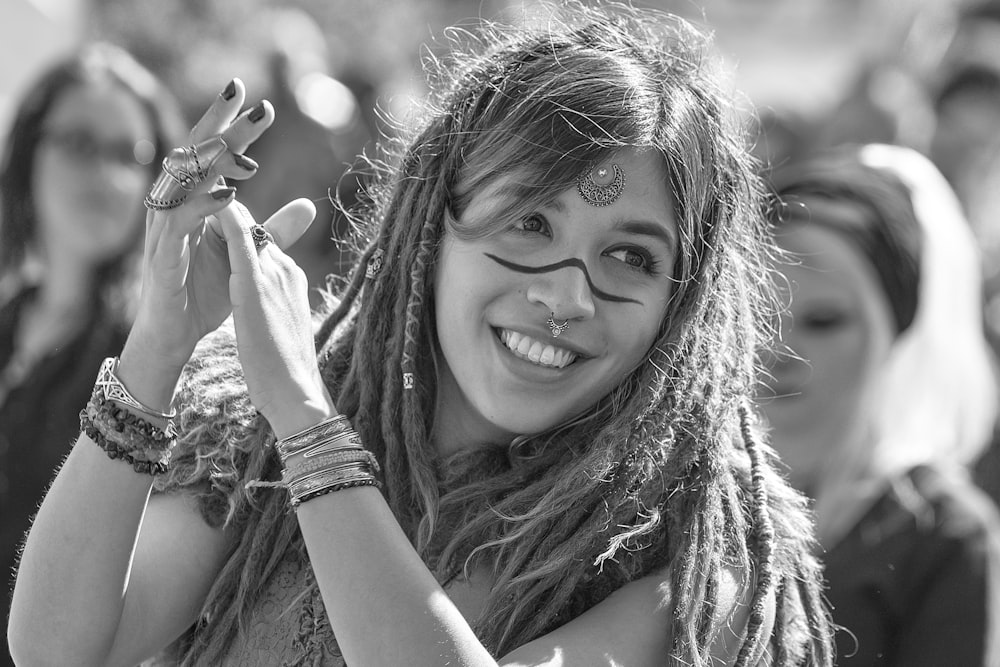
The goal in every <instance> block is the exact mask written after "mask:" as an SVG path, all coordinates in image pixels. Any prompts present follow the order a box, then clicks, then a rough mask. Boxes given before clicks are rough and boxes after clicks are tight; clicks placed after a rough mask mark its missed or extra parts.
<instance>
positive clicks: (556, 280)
mask: <svg viewBox="0 0 1000 667" xmlns="http://www.w3.org/2000/svg"><path fill="white" fill-rule="evenodd" d="M527 297H528V301H530V302H531V303H538V304H541V305H543V306H544V307H545V309H546V310H548V311H550V312H552V313H553V314H554V316H555V317H556V318H557V319H560V320H574V319H576V320H585V319H590V318H592V317H593V316H594V314H595V310H596V309H595V306H594V295H593V293H592V292H591V291H590V285H589V283H588V281H587V276H586V275H585V274H584V272H583V269H582V268H580V267H577V266H564V267H562V268H559V269H556V270H555V271H551V272H549V273H542V274H538V275H536V276H532V281H531V284H530V285H529V286H528V292H527Z"/></svg>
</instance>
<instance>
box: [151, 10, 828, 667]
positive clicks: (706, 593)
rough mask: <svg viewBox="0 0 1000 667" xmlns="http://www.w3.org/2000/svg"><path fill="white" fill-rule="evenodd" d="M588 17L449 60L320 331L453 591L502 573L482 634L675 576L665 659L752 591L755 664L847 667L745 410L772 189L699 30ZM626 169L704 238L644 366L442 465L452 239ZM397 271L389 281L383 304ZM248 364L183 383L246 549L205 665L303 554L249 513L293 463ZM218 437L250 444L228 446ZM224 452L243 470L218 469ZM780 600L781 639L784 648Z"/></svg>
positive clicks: (186, 461) (382, 178) (508, 636)
mask: <svg viewBox="0 0 1000 667" xmlns="http://www.w3.org/2000/svg"><path fill="white" fill-rule="evenodd" d="M566 7H568V9H569V11H567V12H566V13H565V15H562V16H561V17H560V18H559V19H558V20H557V18H556V17H555V16H552V17H550V18H551V20H548V21H546V22H544V25H541V26H535V27H533V28H529V27H522V28H521V29H512V28H502V27H500V26H497V25H488V26H486V27H485V28H484V30H483V32H481V33H480V34H478V36H476V35H472V34H470V33H467V32H464V31H455V32H452V33H449V35H448V36H449V39H450V40H451V41H452V42H454V43H453V44H452V46H453V53H454V54H455V55H453V56H451V57H449V58H447V59H438V58H430V59H429V62H428V64H429V66H430V68H431V71H432V75H433V76H432V79H431V80H432V84H433V89H434V91H435V94H434V95H432V96H431V98H430V102H429V104H428V108H427V111H428V114H427V116H426V120H425V121H424V123H423V124H422V125H421V126H419V127H418V128H417V130H416V131H415V132H414V133H413V135H412V136H410V137H409V138H408V140H406V141H404V142H401V143H400V146H401V147H402V152H401V154H398V155H389V156H387V157H386V158H385V159H384V160H383V161H381V162H379V163H378V164H381V165H383V166H385V167H386V168H385V169H383V170H381V171H380V172H379V173H378V174H377V176H378V179H377V180H376V181H375V184H374V187H373V188H372V191H371V193H370V196H371V202H370V205H369V206H368V207H367V208H365V209H364V210H363V211H361V212H360V213H359V214H358V215H359V228H358V240H359V241H360V242H361V247H360V248H359V250H360V255H361V261H360V262H359V264H358V266H357V268H356V269H355V271H354V273H353V275H352V277H351V278H350V280H349V281H348V282H347V284H346V285H345V286H344V288H343V289H342V291H341V292H340V294H338V299H337V301H336V305H335V307H333V308H331V309H330V310H329V311H328V312H327V313H325V317H324V319H323V320H322V322H321V324H320V325H319V327H318V332H317V341H316V342H317V348H318V350H319V352H320V364H321V369H322V373H323V377H324V379H325V380H326V382H327V383H328V386H329V387H330V389H331V395H332V396H334V397H335V402H336V405H337V407H338V409H339V410H340V411H341V412H342V413H343V414H345V415H347V416H348V417H349V418H350V419H351V421H352V422H353V424H354V425H355V427H356V429H357V430H358V431H359V433H360V435H361V437H362V440H363V441H364V443H365V445H366V447H367V448H368V449H370V450H371V451H372V452H374V453H375V455H376V456H377V457H378V458H379V460H380V461H381V462H382V466H383V470H384V476H385V492H384V493H385V496H386V499H387V501H388V503H389V505H390V507H391V508H392V511H393V512H394V514H395V516H396V518H397V519H398V520H399V522H400V524H401V526H402V527H403V529H404V531H405V532H406V534H407V535H408V536H409V537H410V539H411V541H412V542H413V544H414V546H415V547H416V548H417V550H418V551H419V552H420V554H421V555H422V556H423V557H424V559H425V561H426V562H427V563H428V565H429V567H431V569H432V570H433V571H434V572H435V574H436V575H437V577H438V579H439V581H441V582H442V583H447V582H448V581H450V580H452V579H454V578H455V577H456V576H459V575H460V574H461V573H462V570H463V568H468V567H472V566H476V565H480V566H487V567H489V568H490V569H491V571H492V574H493V576H494V580H495V582H496V583H495V585H494V586H493V588H492V590H491V592H490V594H489V597H488V599H487V601H486V606H485V609H484V611H483V613H482V614H481V616H480V617H479V618H478V619H470V620H471V621H472V622H473V624H474V627H475V629H476V631H477V633H478V635H479V637H480V638H481V639H482V641H483V642H484V643H485V645H486V646H487V647H488V648H489V649H490V650H491V651H492V652H494V653H495V654H497V655H502V654H504V653H506V652H509V651H510V650H511V649H513V648H515V647H517V646H520V645H522V644H524V643H525V642H527V641H529V640H531V639H532V638H534V637H537V636H539V635H542V634H544V633H546V632H548V631H551V630H552V629H554V628H555V627H557V626H559V625H561V624H563V623H565V622H566V621H568V620H570V619H572V618H574V617H575V616H577V615H579V614H580V613H582V612H583V611H584V610H586V609H588V608H590V607H592V606H593V605H595V604H597V603H598V602H600V601H601V600H603V599H604V598H605V597H607V596H608V595H609V594H610V593H612V592H613V591H615V590H617V589H618V588H620V587H621V586H622V585H624V584H625V583H627V582H629V581H633V580H636V579H638V578H641V577H643V576H645V575H648V574H651V573H654V572H656V571H661V570H663V569H664V568H666V567H668V566H670V577H671V583H672V593H671V596H670V600H669V602H670V604H671V605H672V609H673V616H672V622H671V628H670V631H671V636H672V638H673V645H672V648H671V651H670V655H669V656H664V658H665V660H666V662H667V664H670V665H682V664H683V665H690V664H694V665H704V664H708V661H709V658H708V648H709V645H710V643H711V638H712V636H713V635H714V633H715V632H716V631H717V630H718V625H717V624H716V623H715V622H714V621H713V618H714V617H713V613H714V612H715V611H716V603H717V602H718V600H717V592H718V590H719V585H720V582H721V581H722V579H721V577H722V576H723V574H724V568H727V567H733V568H736V569H737V570H738V571H739V572H740V573H742V575H743V576H744V577H745V583H746V585H747V587H748V588H749V589H750V591H751V617H750V622H749V627H748V628H747V630H746V634H745V637H744V643H743V646H742V648H741V651H740V657H739V662H738V664H740V665H745V664H747V663H748V661H749V660H750V659H751V657H752V656H754V655H757V654H759V652H760V651H762V650H764V649H765V648H766V647H768V646H770V650H771V651H772V655H774V656H775V664H779V665H792V664H801V663H803V662H808V663H810V664H818V665H828V664H830V663H831V662H832V657H831V648H830V629H829V619H828V615H827V612H826V611H825V609H824V606H823V604H822V602H821V599H820V578H819V566H818V563H817V562H816V561H815V560H814V559H813V557H812V556H811V555H810V553H811V546H812V545H811V541H810V539H811V538H810V535H811V528H810V525H809V522H808V517H807V514H806V511H805V509H804V503H803V499H802V498H801V497H800V496H798V495H797V494H796V493H795V492H793V491H791V489H790V488H789V487H788V486H787V485H786V484H785V483H784V482H783V481H782V480H780V478H779V477H778V476H777V475H776V473H775V472H774V470H773V467H772V464H771V457H772V453H771V451H770V449H769V448H767V447H766V445H765V444H764V443H763V442H761V441H760V439H759V437H758V435H757V434H756V428H755V426H754V424H753V421H754V416H753V409H752V406H750V405H749V402H748V401H749V399H748V397H749V396H751V394H752V391H753V388H754V384H755V377H756V372H757V359H756V356H755V354H756V351H757V349H758V347H759V346H760V345H761V344H762V343H763V341H765V340H767V339H768V336H767V335H766V331H765V328H766V323H767V322H769V321H770V320H769V316H768V314H769V313H770V312H771V310H772V308H773V303H772V301H771V297H770V296H769V295H770V292H769V288H768V285H769V280H768V278H767V277H766V274H767V271H766V270H765V268H764V267H765V266H767V252H768V250H767V249H768V246H767V245H766V242H765V241H764V238H765V234H764V226H763V222H762V216H761V210H760V208H759V205H758V204H759V201H760V200H759V192H758V187H757V181H756V178H755V176H754V174H755V171H754V170H755V166H756V165H755V164H754V163H753V162H752V161H751V160H750V159H749V157H748V153H747V149H746V146H745V144H744V143H743V138H742V137H743V135H742V133H741V132H740V131H739V128H736V127H732V126H730V122H731V121H730V119H731V118H733V117H734V116H733V114H732V113H730V110H729V109H728V107H727V105H726V104H725V103H724V100H725V95H724V94H723V93H722V91H720V90H718V89H717V88H716V87H715V83H714V77H713V76H712V74H711V70H710V68H709V65H710V63H709V61H708V60H707V59H706V53H707V51H706V46H705V44H704V43H703V41H702V39H701V38H700V36H699V35H698V34H697V33H696V32H695V31H694V30H693V29H692V28H690V27H689V26H687V25H686V24H684V23H682V22H680V21H679V20H677V19H675V18H673V17H669V16H666V15H660V14H656V13H651V12H647V13H641V12H639V11H637V10H633V9H630V8H627V7H619V6H615V7H614V8H611V7H608V8H605V9H595V8H587V7H584V6H582V5H579V4H575V3H574V4H570V5H568V6H566ZM612 9H613V10H614V11H612ZM629 147H636V148H648V149H653V150H655V151H656V152H658V153H659V155H660V156H662V159H663V160H664V163H665V164H666V165H667V173H668V182H665V183H664V184H663V186H664V187H665V188H669V190H670V192H672V193H673V195H674V198H675V200H676V202H677V203H676V208H677V211H676V213H677V221H678V227H679V232H680V233H679V236H680V239H681V249H680V251H679V253H678V259H677V262H676V265H675V267H674V271H673V279H674V280H675V282H676V289H675V293H674V295H673V296H672V298H671V300H670V303H669V305H668V312H667V314H666V317H665V318H664V320H663V324H662V327H661V331H660V332H659V336H658V339H657V340H656V342H655V344H654V345H653V346H652V348H651V349H650V350H649V352H648V354H647V356H646V359H645V361H644V362H643V363H642V364H641V365H639V367H638V368H636V369H635V370H634V371H633V372H631V373H630V374H629V375H628V376H627V377H625V378H624V379H623V380H622V382H621V383H620V384H619V385H618V386H617V387H616V388H615V389H614V390H612V391H611V392H610V393H609V395H607V396H606V397H604V398H602V399H601V400H600V401H599V403H598V404H597V405H596V406H595V407H594V409H593V411H592V414H590V415H588V416H587V417H585V418H579V419H575V420H573V421H571V422H569V423H566V424H562V425H559V426H557V427H554V428H552V429H551V430H549V431H548V432H545V433H540V434H534V435H530V436H524V437H521V438H518V439H517V440H515V442H514V443H512V444H511V446H510V447H508V448H503V447H499V448H486V449H483V448H473V449H472V450H471V451H468V452H465V453H460V454H457V455H455V456H453V457H451V458H449V459H447V460H439V459H438V457H437V456H436V454H435V453H434V447H433V445H432V443H431V442H430V433H431V429H432V423H431V420H432V416H433V414H434V405H435V399H436V392H437V383H436V380H437V374H436V368H435V355H434V354H433V353H432V352H431V351H432V350H434V349H435V346H436V333H435V329H434V321H435V320H434V293H433V278H434V266H435V261H436V258H437V252H438V247H439V244H440V241H441V238H442V235H443V234H444V233H445V230H446V228H447V227H448V226H449V225H451V226H452V231H453V232H454V233H456V234H470V235H474V234H489V233H491V232H492V226H491V225H490V224H488V223H482V224H478V223H477V224H474V225H473V226H472V227H471V228H470V227H463V226H462V225H460V224H459V223H457V222H455V220H457V219H460V218H461V213H462V211H463V210H464V207H465V206H467V204H468V201H469V198H470V197H471V196H472V195H473V194H474V193H475V192H477V191H478V190H479V189H480V188H482V187H484V186H487V185H488V184H490V183H491V182H493V180H494V179H496V178H498V177H499V176H500V175H503V174H510V173H516V174H517V183H518V187H519V188H521V192H520V194H521V196H522V199H523V207H524V208H528V207H531V206H532V205H534V204H537V203H538V202H540V201H544V200H546V199H549V198H551V197H552V196H554V195H555V194H557V193H559V192H561V191H563V190H565V189H566V188H568V187H570V186H571V185H572V184H573V182H574V180H575V178H576V177H577V175H578V174H579V173H580V172H581V171H582V170H583V169H584V168H585V166H586V165H589V164H592V163H593V162H594V161H598V160H601V159H604V158H606V157H607V156H609V155H610V154H611V153H613V152H614V151H616V150H619V149H622V148H629ZM517 214H518V211H505V212H504V213H503V215H504V216H516V215H517ZM376 252H378V253H379V261H380V262H381V268H380V269H379V270H378V271H377V273H376V274H375V276H374V277H373V278H372V279H368V278H366V267H367V264H368V260H369V259H370V258H372V259H373V258H374V254H375V253H376ZM376 266H377V264H376V263H374V262H373V263H372V268H373V269H374V268H375V267H376ZM207 346H208V348H209V349H208V352H209V354H213V353H217V352H218V351H219V349H221V348H220V347H219V345H218V344H216V343H215V342H213V341H208V343H207ZM229 358H230V361H228V362H222V361H219V360H217V359H216V360H212V359H208V360H205V355H201V356H199V358H198V359H196V360H195V361H194V364H193V369H192V370H193V372H191V373H189V374H188V375H187V376H186V377H187V378H188V379H187V380H185V390H184V393H185V395H186V396H189V397H190V398H191V399H193V400H196V401H198V402H199V404H198V405H194V406H189V407H188V408H186V409H185V410H184V412H183V413H182V416H181V420H182V423H181V428H182V430H184V431H187V432H188V435H186V436H185V439H186V440H187V442H186V443H185V447H187V448H188V453H184V452H182V454H181V457H180V460H178V461H177V462H176V465H177V468H176V470H175V472H174V475H175V480H174V481H173V482H170V483H173V484H181V485H183V484H195V483H202V482H199V481H198V480H204V474H205V471H206V470H208V469H212V470H213V473H212V486H213V488H212V489H204V485H203V487H202V488H203V491H204V497H205V500H206V503H208V504H211V503H215V507H216V509H217V510H218V512H217V516H220V515H224V516H225V517H226V520H228V521H229V522H231V523H232V524H233V525H237V526H239V531H240V534H241V538H240V542H239V544H238V545H237V547H236V548H235V552H234V554H233V556H232V557H231V558H230V560H229V563H228V564H227V565H226V567H225V569H224V571H223V572H222V574H221V576H220V577H219V579H218V581H217V583H216V585H215V586H214V588H213V589H212V591H211V592H210V594H209V600H208V602H207V603H206V607H205V613H204V615H203V618H202V622H201V625H200V626H199V627H198V628H196V632H195V633H194V637H193V638H192V640H191V643H190V645H189V646H188V652H187V659H188V660H190V661H191V662H197V661H201V660H207V661H209V662H211V661H212V660H213V659H215V658H217V657H218V656H219V655H221V654H222V653H224V652H225V650H226V648H227V646H228V644H229V642H231V641H232V640H233V638H234V637H235V636H236V634H237V633H238V631H239V627H240V623H241V622H242V621H243V618H244V614H245V613H246V612H247V610H249V609H250V608H251V607H252V606H253V605H254V604H255V603H256V601H257V598H258V596H259V595H260V593H261V591H262V589H263V587H264V585H265V582H266V580H267V577H268V576H269V575H270V574H271V573H272V572H274V569H275V568H276V567H277V565H278V564H279V563H280V560H281V557H282V554H283V553H285V550H287V549H302V545H301V538H300V536H299V535H298V533H297V528H296V526H295V520H294V517H293V516H291V515H290V513H289V511H288V500H287V497H286V496H287V494H283V493H276V492H273V491H255V492H247V491H244V490H243V485H244V483H245V482H246V481H247V480H248V479H253V478H255V477H263V478H271V479H273V478H274V477H276V476H277V473H278V463H277V461H276V459H275V458H274V456H273V452H272V451H271V450H268V449H265V448H264V447H263V446H262V444H263V443H265V442H267V441H268V438H271V437H273V436H269V434H268V433H267V429H266V427H265V426H264V425H262V424H257V427H259V428H257V427H255V426H253V425H252V424H250V423H251V422H252V421H253V416H252V414H253V413H252V408H251V407H250V406H249V405H248V404H247V403H246V401H245V399H242V398H240V397H239V396H238V394H239V393H240V392H239V390H238V388H236V387H235V384H234V383H233V382H232V378H230V379H229V381H228V382H227V381H223V382H220V381H219V379H220V377H222V376H223V375H225V374H227V373H230V372H231V373H232V374H233V375H236V376H238V370H235V366H234V364H233V362H232V361H231V359H232V356H231V354H230V357H229ZM224 369H230V370H224ZM199 377H200V379H199ZM226 387H229V389H227V388H226ZM206 391H207V392H208V393H207V394H206ZM226 392H230V393H231V396H225V395H223V394H225V393H226ZM220 400H222V401H225V402H228V404H227V406H226V407H225V408H224V413H220V411H219V410H220V409H219V408H218V407H217V404H218V402H219V401H220ZM213 406H215V407H213ZM205 414H209V417H208V419H206V417H205V416H204V415H205ZM220 415H221V416H224V417H226V420H225V421H226V422H227V423H228V424H231V426H225V427H222V428H219V427H212V426H210V425H206V424H207V423H209V424H210V423H211V420H212V419H213V418H215V419H216V420H217V419H218V418H219V417H220ZM240 424H250V425H240ZM220 439H221V440H223V441H226V442H227V444H228V445H229V447H228V449H227V450H225V451H226V452H228V454H227V455H228V456H230V457H231V459H232V461H221V458H222V455H221V454H219V453H218V451H219V450H218V442H219V441H220ZM470 444H476V443H470ZM772 597H773V598H774V599H775V601H776V608H777V614H776V623H775V626H774V630H773V632H772V633H771V634H770V635H765V634H764V633H763V628H764V625H763V619H764V609H765V606H766V605H767V604H768V600H769V599H771V598H772Z"/></svg>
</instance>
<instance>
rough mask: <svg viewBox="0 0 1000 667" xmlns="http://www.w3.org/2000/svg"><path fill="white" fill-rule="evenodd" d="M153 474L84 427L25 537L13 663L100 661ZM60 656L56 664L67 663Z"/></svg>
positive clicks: (110, 638) (11, 632)
mask: <svg viewBox="0 0 1000 667" xmlns="http://www.w3.org/2000/svg"><path fill="white" fill-rule="evenodd" d="M150 488H151V478H150V477H149V476H148V475H139V474H136V472H135V471H134V470H132V468H131V466H127V465H125V464H123V463H121V462H120V461H113V460H111V459H109V458H108V456H107V455H106V454H105V453H104V452H103V451H102V450H101V449H100V448H99V447H98V446H97V445H96V444H95V443H94V442H93V441H91V440H90V438H88V437H87V435H86V434H81V435H80V439H79V440H78V441H77V444H76V446H75V447H74V448H73V451H72V452H71V453H70V455H69V457H68V458H67V460H66V462H65V464H64V465H63V468H62V470H61V471H60V472H59V474H58V476H57V477H56V479H55V481H54V482H53V485H52V487H51V489H50V490H49V492H48V494H47V495H46V497H45V500H44V502H43V503H42V505H41V508H40V509H39V511H38V515H37V516H36V518H35V520H34V523H33V525H32V528H31V532H30V533H29V535H28V539H27V542H26V544H25V548H24V553H23V555H22V557H21V564H20V567H19V568H18V573H17V582H16V585H15V588H14V596H13V600H12V606H11V616H10V622H9V626H8V638H9V643H10V649H11V653H12V655H13V656H14V658H15V660H16V661H17V662H18V664H25V665H33V664H60V661H61V660H62V661H70V662H71V663H72V664H75V665H87V664H104V658H105V657H106V656H107V655H108V653H109V651H110V650H111V647H112V645H113V643H114V639H115V634H116V630H117V628H118V624H119V621H120V619H121V615H122V609H123V603H124V591H125V586H126V583H127V577H128V571H129V562H130V559H131V556H132V552H133V549H134V546H135V542H136V536H137V534H138V531H139V525H140V522H141V519H142V514H143V508H144V507H145V503H146V499H147V498H148V495H149V491H150ZM70 662H62V663H61V664H70Z"/></svg>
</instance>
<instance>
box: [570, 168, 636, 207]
mask: <svg viewBox="0 0 1000 667" xmlns="http://www.w3.org/2000/svg"><path fill="white" fill-rule="evenodd" d="M576 189H577V190H578V191H579V192H580V196H581V197H583V200H584V201H585V202H587V203H588V204H590V205H591V206H607V205H608V204H612V203H614V201H615V200H616V199H618V197H620V196H621V194H622V192H623V191H624V190H625V172H624V171H622V168H621V167H619V166H618V165H617V164H615V163H613V162H612V163H611V164H610V165H599V166H597V167H594V168H593V169H591V170H590V171H585V172H584V173H582V174H580V176H579V178H577V179H576Z"/></svg>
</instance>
